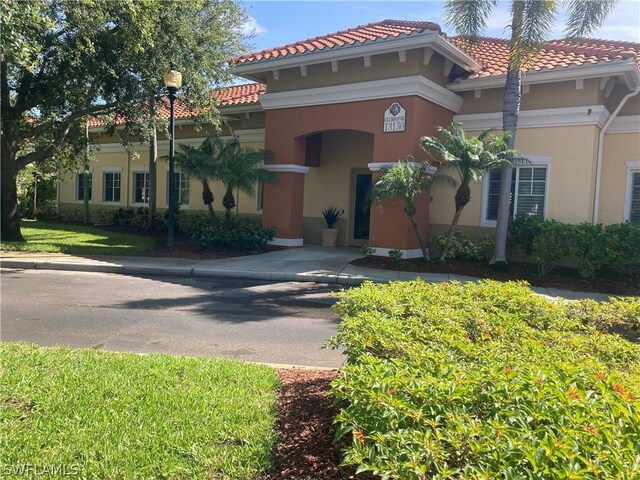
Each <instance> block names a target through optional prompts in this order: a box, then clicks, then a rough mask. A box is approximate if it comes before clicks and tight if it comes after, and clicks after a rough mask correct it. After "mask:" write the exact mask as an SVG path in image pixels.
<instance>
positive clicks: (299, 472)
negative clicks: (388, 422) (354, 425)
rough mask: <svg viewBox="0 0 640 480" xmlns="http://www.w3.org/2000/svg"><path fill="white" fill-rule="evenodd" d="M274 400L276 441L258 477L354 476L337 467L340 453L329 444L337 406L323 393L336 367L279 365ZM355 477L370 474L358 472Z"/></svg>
mask: <svg viewBox="0 0 640 480" xmlns="http://www.w3.org/2000/svg"><path fill="white" fill-rule="evenodd" d="M278 374H279V375H280V380H281V381H282V391H281V394H280V400H279V404H278V426H277V430H278V435H279V439H278V444H277V446H276V449H275V452H274V454H273V466H272V468H271V469H270V470H269V471H268V472H266V473H265V474H263V475H262V476H260V477H258V480H285V479H286V480H330V479H346V478H354V477H355V470H354V469H352V468H345V467H340V463H341V462H342V453H341V452H340V449H339V448H338V447H337V446H336V445H334V444H333V436H334V434H335V426H334V424H333V418H334V416H335V414H336V413H337V409H336V408H335V407H334V406H333V405H332V403H331V399H330V398H329V397H328V396H327V392H328V390H329V382H331V380H333V379H334V378H336V377H337V376H338V372H336V371H333V370H332V371H326V370H324V371H319V370H303V369H282V370H279V371H278ZM358 478H359V479H360V478H362V479H363V480H364V479H365V478H372V477H365V476H362V475H359V476H358Z"/></svg>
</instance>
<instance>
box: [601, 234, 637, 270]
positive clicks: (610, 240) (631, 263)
mask: <svg viewBox="0 0 640 480" xmlns="http://www.w3.org/2000/svg"><path fill="white" fill-rule="evenodd" d="M604 229H605V233H606V237H607V240H606V246H607V252H608V253H607V258H608V266H610V267H611V268H612V269H613V270H615V271H617V272H619V273H621V274H625V275H628V276H629V278H630V279H633V278H635V277H637V276H638V275H640V225H639V224H637V223H630V222H626V223H617V224H614V225H607V226H606V227H604Z"/></svg>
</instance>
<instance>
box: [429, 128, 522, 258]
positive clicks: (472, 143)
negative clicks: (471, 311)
mask: <svg viewBox="0 0 640 480" xmlns="http://www.w3.org/2000/svg"><path fill="white" fill-rule="evenodd" d="M438 131H439V132H440V138H435V137H422V138H421V139H420V146H421V147H422V148H423V150H425V151H426V152H428V153H431V154H432V155H434V156H435V157H436V158H437V159H438V160H439V161H440V164H441V165H443V166H446V167H450V168H452V169H454V170H455V171H456V172H457V173H458V177H459V178H460V184H459V186H458V190H457V191H456V196H455V205H456V210H455V213H454V214H453V220H451V225H450V226H449V229H448V231H447V242H446V244H445V247H444V250H443V251H442V255H441V256H440V259H441V260H445V259H446V258H447V253H449V247H450V245H451V238H452V236H453V231H454V230H455V228H456V226H457V225H458V221H459V220H460V214H461V213H462V209H463V208H464V207H465V206H466V205H467V204H468V203H469V201H470V200H471V189H470V188H469V184H470V183H471V182H479V181H481V180H482V178H483V177H484V175H485V174H486V173H487V172H488V171H490V170H494V169H497V168H503V167H505V166H507V165H508V164H510V163H511V161H512V160H511V159H512V158H513V157H517V156H520V154H519V153H517V152H515V151H514V150H511V149H509V148H508V146H507V142H508V138H509V134H508V133H507V132H503V133H500V134H497V135H491V134H490V133H491V130H486V131H484V132H482V133H481V134H480V135H478V136H477V137H472V138H467V137H466V135H465V131H464V129H463V128H462V124H461V123H458V122H454V123H452V124H451V127H449V128H448V129H447V128H443V127H438Z"/></svg>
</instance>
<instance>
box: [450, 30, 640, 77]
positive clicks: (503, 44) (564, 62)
mask: <svg viewBox="0 0 640 480" xmlns="http://www.w3.org/2000/svg"><path fill="white" fill-rule="evenodd" d="M448 40H449V42H451V43H452V44H453V45H455V46H456V47H458V48H460V49H461V50H463V51H464V52H466V53H467V54H468V55H470V56H471V57H473V58H474V59H475V60H476V61H477V62H478V63H479V64H481V65H482V69H481V70H480V71H479V72H477V73H476V74H475V75H472V77H488V76H491V75H501V74H505V73H507V66H508V61H509V41H508V40H504V39H500V38H481V39H480V40H479V42H478V43H476V44H470V43H469V42H467V41H465V40H462V39H461V38H459V37H449V38H448ZM629 58H631V59H634V60H635V62H636V64H637V65H638V66H639V67H640V43H635V42H618V41H612V40H600V39H592V38H589V39H584V40H580V41H575V42H569V41H566V40H551V41H549V42H546V43H545V44H544V45H543V46H542V48H541V49H540V52H538V53H537V54H535V55H534V56H533V57H532V58H531V61H530V62H529V66H528V69H527V70H528V71H529V72H531V71H541V70H545V69H553V68H563V67H570V66H580V65H585V64H595V63H599V62H613V61H616V60H626V59H629Z"/></svg>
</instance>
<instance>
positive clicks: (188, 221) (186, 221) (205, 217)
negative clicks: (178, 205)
mask: <svg viewBox="0 0 640 480" xmlns="http://www.w3.org/2000/svg"><path fill="white" fill-rule="evenodd" d="M177 222H178V229H179V230H180V231H181V232H183V233H185V234H187V235H189V236H190V235H191V234H192V233H193V232H194V231H196V230H199V229H202V228H205V227H207V226H209V225H218V220H217V219H216V218H215V217H213V216H212V215H211V214H210V213H209V212H203V211H195V212H194V211H187V210H182V211H181V212H180V215H178V218H177Z"/></svg>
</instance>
